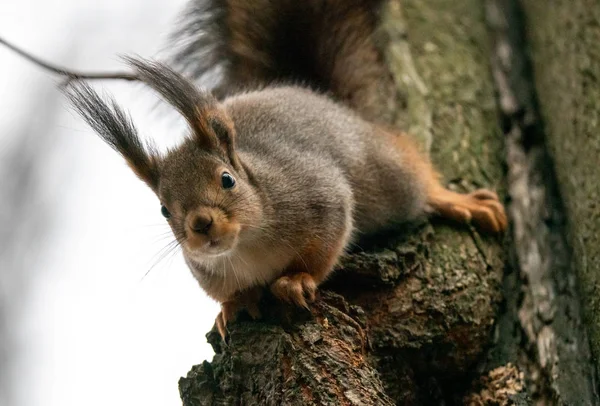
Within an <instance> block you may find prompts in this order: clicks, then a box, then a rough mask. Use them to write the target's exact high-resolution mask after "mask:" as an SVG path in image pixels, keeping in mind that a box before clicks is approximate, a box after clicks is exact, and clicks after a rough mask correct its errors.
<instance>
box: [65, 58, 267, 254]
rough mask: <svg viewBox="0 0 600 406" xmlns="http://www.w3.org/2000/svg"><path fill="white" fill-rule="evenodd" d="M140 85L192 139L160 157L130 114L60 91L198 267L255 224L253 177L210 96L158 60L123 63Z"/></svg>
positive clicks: (77, 88)
mask: <svg viewBox="0 0 600 406" xmlns="http://www.w3.org/2000/svg"><path fill="white" fill-rule="evenodd" d="M126 60H127V62H128V63H129V64H130V65H131V66H133V68H134V69H135V70H136V73H137V76H138V78H139V79H140V80H142V81H143V82H144V83H145V84H147V85H148V86H150V87H151V88H152V89H154V90H155V91H157V92H158V93H159V94H160V95H161V96H162V97H163V98H164V99H165V100H166V101H167V102H168V103H169V104H171V105H172V106H173V107H175V108H176V109H177V110H178V111H179V113H180V114H181V115H182V116H183V117H184V118H185V119H186V121H187V123H188V125H189V128H190V135H189V137H187V138H186V140H185V141H184V142H183V143H182V144H181V145H180V146H178V147H177V148H175V149H173V150H170V151H168V152H167V153H166V155H164V156H161V155H160V154H159V153H158V152H157V149H156V148H155V147H154V146H153V145H152V144H151V143H143V142H142V141H141V140H140V138H139V136H138V133H137V130H136V128H135V126H134V124H133V122H132V121H131V119H130V117H129V115H128V114H127V113H125V112H124V111H123V110H122V109H121V108H120V107H119V106H118V105H117V104H116V102H115V101H114V99H109V100H108V101H104V100H103V99H102V98H101V97H100V96H99V95H98V94H97V93H96V92H95V91H94V90H93V89H92V88H91V87H90V86H89V85H87V84H85V83H81V82H79V83H74V84H71V85H70V86H69V87H68V88H67V89H66V90H65V93H66V95H67V96H68V98H69V99H70V101H71V103H72V104H73V106H74V108H75V110H76V111H77V112H78V113H79V114H80V115H81V116H82V117H83V118H84V119H85V120H86V121H87V122H88V123H89V124H90V126H91V127H92V128H93V129H94V130H95V131H96V132H97V133H98V134H99V135H100V137H101V138H102V139H103V140H104V141H105V142H106V143H107V144H109V145H110V146H111V147H112V148H113V149H114V150H116V151H117V152H118V153H119V154H121V155H122V156H123V157H124V158H125V160H126V161H127V164H128V165H129V167H130V168H131V169H132V170H133V171H134V172H135V174H136V175H137V176H138V177H139V178H140V179H141V180H142V181H144V182H145V183H146V184H147V185H148V186H149V187H150V188H151V189H152V190H153V191H154V192H155V193H156V195H157V196H158V198H159V200H160V203H161V212H162V215H163V216H164V217H165V218H166V219H167V221H168V222H169V225H170V226H171V229H172V230H173V233H174V235H175V237H176V239H177V240H178V241H179V243H180V244H181V246H182V247H183V252H184V255H185V256H186V257H187V258H188V259H191V260H194V261H195V262H203V261H205V260H207V259H208V260H209V259H210V257H215V256H220V255H224V254H227V253H229V252H231V251H233V250H234V249H235V247H236V246H237V244H238V243H239V241H240V238H243V235H244V233H246V234H248V235H249V236H250V235H251V234H252V231H253V230H256V229H258V228H259V226H260V222H261V219H262V210H261V202H260V197H259V195H258V191H257V188H256V185H255V184H254V182H253V177H252V173H251V171H250V170H249V168H247V167H245V166H244V165H243V164H242V162H241V161H240V159H239V157H238V155H237V153H236V149H235V127H234V125H233V122H232V120H231V118H230V117H229V116H228V114H227V112H226V111H225V110H224V109H223V108H222V106H221V105H220V104H219V102H218V101H217V100H216V99H215V98H214V97H213V96H212V95H211V94H210V93H209V92H206V91H203V90H201V89H198V88H197V87H196V86H195V85H194V84H193V83H192V82H190V81H189V80H188V79H186V78H184V77H183V76H181V75H180V74H178V73H177V72H175V71H173V70H172V69H170V68H169V67H167V66H165V65H163V64H160V63H158V62H151V61H145V60H141V59H133V58H126Z"/></svg>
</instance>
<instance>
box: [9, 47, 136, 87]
mask: <svg viewBox="0 0 600 406" xmlns="http://www.w3.org/2000/svg"><path fill="white" fill-rule="evenodd" d="M0 44H2V45H4V46H5V47H7V48H8V49H10V50H11V51H13V52H15V53H16V54H18V55H20V56H22V57H23V58H25V59H27V60H28V61H30V62H32V63H33V64H34V65H36V66H39V67H40V68H42V69H44V70H47V71H49V72H52V73H54V74H56V75H59V76H64V77H65V80H64V81H63V82H62V83H61V86H67V85H68V84H69V83H70V82H71V81H73V80H103V79H111V80H112V79H119V80H127V81H137V80H139V78H138V77H137V76H136V75H135V74H133V73H128V72H80V71H75V70H71V69H67V68H64V67H61V66H58V65H55V64H52V63H50V62H46V61H44V60H42V59H40V58H38V57H36V56H34V55H32V54H30V53H29V52H26V51H24V50H23V49H21V48H19V47H17V46H16V45H14V44H12V43H10V42H8V41H7V40H5V39H4V38H1V37H0Z"/></svg>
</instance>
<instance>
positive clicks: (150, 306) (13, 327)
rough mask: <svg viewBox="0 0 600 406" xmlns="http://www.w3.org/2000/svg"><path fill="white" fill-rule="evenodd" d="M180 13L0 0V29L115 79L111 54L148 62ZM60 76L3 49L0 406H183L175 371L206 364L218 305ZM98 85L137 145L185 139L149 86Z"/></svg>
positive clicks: (137, 4)
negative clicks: (132, 128) (76, 108)
mask: <svg viewBox="0 0 600 406" xmlns="http://www.w3.org/2000/svg"><path fill="white" fill-rule="evenodd" d="M184 4H185V0H175V1H164V0H143V1H142V0H126V1H122V0H104V1H102V2H100V1H99V0H93V1H92V0H78V1H75V0H45V1H42V0H19V1H3V2H0V36H2V37H3V38H5V39H7V40H8V41H11V42H12V43H14V44H16V45H18V46H20V47H22V48H23V49H25V50H27V51H29V52H31V53H33V54H35V55H37V56H39V57H42V58H43V59H45V60H48V61H52V62H55V63H57V64H60V65H64V66H66V67H69V68H73V69H79V70H90V71H111V70H122V69H123V66H122V64H121V63H120V62H119V60H118V57H117V56H118V55H119V54H131V53H134V54H139V55H141V56H146V57H150V56H156V55H160V53H159V51H160V50H161V49H163V50H164V48H165V45H166V44H167V34H168V32H169V31H170V29H171V27H172V25H173V24H174V22H175V20H176V17H177V15H178V13H179V12H180V11H181V9H182V8H183V6H184ZM59 82H60V78H58V77H56V76H52V75H50V74H49V73H47V72H44V71H43V70H41V69H40V68H38V67H36V66H34V65H32V64H31V63H29V62H27V61H25V60H24V59H22V58H21V57H19V56H17V55H15V54H14V53H12V52H10V51H8V50H7V49H6V48H3V47H1V46H0V94H1V97H0V207H1V209H2V210H0V219H1V225H0V405H1V406H4V405H7V406H13V405H15V406H21V405H28V406H31V405H44V406H46V405H61V406H68V405H81V404H85V405H107V404H110V405H125V404H136V405H137V404H141V405H176V404H180V403H181V402H180V400H179V395H178V389H177V380H178V379H179V377H180V376H182V375H185V374H186V373H187V371H188V370H189V369H190V367H191V366H192V365H193V364H197V363H200V362H201V361H203V360H204V359H210V358H211V357H212V350H211V348H210V346H209V345H208V344H207V343H206V339H205V337H204V335H205V333H206V332H207V331H208V330H209V329H210V328H211V327H212V324H213V320H214V317H215V316H216V314H217V312H218V306H217V304H216V303H214V302H212V301H211V300H209V299H208V298H207V297H206V296H205V294H204V293H203V292H202V290H201V289H200V288H199V287H198V285H197V283H196V282H195V280H194V279H193V278H192V276H191V274H190V272H189V270H188V269H187V267H186V266H185V264H184V262H183V259H182V257H181V253H180V252H179V250H177V251H168V250H165V249H164V248H165V247H167V245H168V244H169V243H170V242H171V241H172V236H171V233H170V231H169V228H168V226H167V224H166V222H165V221H164V219H163V217H162V216H161V214H160V205H159V202H158V200H157V199H156V197H155V196H154V195H153V193H152V192H151V191H150V190H149V189H148V188H147V187H146V186H145V185H144V184H143V183H142V182H140V181H139V180H137V179H136V178H135V176H134V175H133V173H132V172H131V171H130V170H129V169H128V168H127V166H126V165H125V163H124V161H123V160H122V159H121V158H120V157H119V156H118V155H117V154H116V153H114V152H113V151H112V150H111V149H110V148H109V147H108V146H106V145H105V144H103V143H102V141H101V140H100V139H99V138H98V137H97V136H96V135H95V134H94V133H92V132H91V130H90V129H89V128H88V127H87V125H86V124H85V123H84V122H82V121H81V120H80V119H79V118H78V117H76V116H75V115H74V114H73V113H72V112H71V111H70V110H69V107H68V106H67V105H66V103H65V99H64V98H63V97H62V95H61V93H60V92H59V91H58V90H57V84H58V83H59ZM95 87H96V88H104V89H106V91H107V92H110V93H112V94H114V96H115V97H116V99H117V100H118V101H119V103H120V104H121V105H122V106H123V107H124V108H126V109H127V110H129V111H130V112H131V114H132V116H133V119H134V121H135V123H136V125H137V126H138V128H139V130H140V133H141V134H143V135H144V136H145V137H151V138H153V139H155V140H157V142H158V144H159V145H160V146H162V147H166V146H168V145H172V144H173V143H177V142H178V140H180V139H181V136H182V133H183V131H184V128H185V127H184V125H183V123H182V122H181V120H180V119H179V118H178V117H177V116H176V115H174V114H173V113H172V112H170V111H169V110H168V109H167V108H166V107H164V106H161V105H158V103H157V99H156V97H155V96H154V95H153V94H152V93H150V92H149V91H148V90H145V89H143V88H142V87H140V86H139V85H135V84H131V83H126V82H106V81H105V82H97V83H95ZM148 271H150V272H148ZM147 272H148V274H147V276H144V275H146V273H147Z"/></svg>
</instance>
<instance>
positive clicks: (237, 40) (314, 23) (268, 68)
mask: <svg viewBox="0 0 600 406" xmlns="http://www.w3.org/2000/svg"><path fill="white" fill-rule="evenodd" d="M381 3H382V1H381V0H302V1H299V0H253V1H247V0H192V2H191V3H190V5H189V6H188V8H187V10H186V11H185V13H184V14H183V16H182V19H181V22H180V23H179V24H178V27H179V28H178V30H177V31H176V32H175V33H174V35H173V36H172V38H173V40H174V45H175V47H174V49H175V51H174V53H173V55H172V57H171V63H172V65H174V66H175V67H177V68H178V69H179V70H180V71H183V73H184V74H186V75H187V76H190V77H193V78H195V79H197V80H199V82H200V83H201V84H202V85H203V86H208V87H209V88H211V90H212V92H213V94H215V95H216V96H217V98H219V99H222V98H223V97H225V96H227V95H231V94H234V93H237V92H239V91H240V90H245V89H248V88H256V87H260V86H264V85H271V84H273V83H284V84H301V85H303V86H306V87H310V88H311V89H313V90H317V91H321V92H327V93H328V94H329V95H330V96H332V97H333V98H334V99H335V100H337V101H340V102H343V103H344V104H346V105H347V106H349V107H350V108H352V109H353V110H354V111H356V112H358V113H359V114H360V115H361V116H362V117H363V118H365V119H367V120H370V121H375V122H380V123H389V122H391V121H392V116H393V108H394V104H393V102H392V101H393V100H395V92H396V90H395V87H394V85H393V80H392V77H391V75H390V73H389V71H388V69H387V68H386V66H385V63H384V58H383V55H382V52H380V49H379V48H380V38H378V37H377V35H376V33H375V32H376V27H377V25H378V20H379V15H378V14H379V9H380V6H381Z"/></svg>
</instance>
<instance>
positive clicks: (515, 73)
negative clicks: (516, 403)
mask: <svg viewBox="0 0 600 406" xmlns="http://www.w3.org/2000/svg"><path fill="white" fill-rule="evenodd" d="M487 11H488V12H487V16H488V22H489V24H490V28H491V34H492V38H493V42H494V53H493V69H494V77H495V79H496V82H497V86H498V91H499V94H500V107H501V110H502V113H503V119H504V123H505V132H506V137H507V161H508V169H509V170H508V190H509V195H510V197H511V199H510V205H509V213H510V216H511V220H512V225H513V238H514V241H513V244H512V246H513V254H514V255H513V258H514V261H512V265H513V267H514V268H515V269H516V270H517V271H518V279H516V280H513V282H516V284H517V286H520V291H521V295H519V296H518V297H512V298H511V295H508V296H507V304H508V307H509V309H510V312H511V313H512V315H513V316H514V320H515V321H516V323H515V324H518V329H516V330H515V329H512V330H511V329H505V330H504V331H502V332H501V334H505V335H506V334H514V336H515V337H514V338H515V339H520V340H521V345H522V347H521V348H519V349H517V351H514V352H513V354H512V355H513V358H512V359H513V360H514V359H518V360H519V361H520V362H518V363H519V364H520V365H521V367H522V368H523V369H525V370H527V371H528V383H529V387H530V393H531V394H532V396H533V397H534V399H536V400H539V401H541V402H550V403H559V404H593V403H596V402H597V401H598V399H597V395H596V388H595V382H594V381H595V378H594V370H593V367H592V365H591V363H590V362H589V358H590V351H589V345H588V339H587V336H586V332H585V329H584V326H583V325H582V323H581V316H580V313H581V312H580V303H579V295H578V289H577V286H576V285H577V284H576V278H575V274H574V271H573V268H572V267H571V266H570V265H571V264H570V259H571V250H570V247H569V244H568V241H567V238H566V227H565V216H564V207H563V203H562V200H561V197H560V193H559V190H558V187H557V181H556V176H555V173H554V171H553V166H554V165H553V162H552V159H551V157H550V156H549V154H548V152H547V147H546V135H545V134H544V131H543V128H542V126H541V122H540V118H539V114H538V109H537V100H536V95H535V89H534V86H533V81H532V78H531V69H530V64H529V61H528V59H527V56H526V54H525V46H526V42H525V35H524V32H523V25H522V23H523V21H522V14H521V9H520V7H519V4H518V3H517V2H516V1H515V0H488V1H487ZM565 91H566V90H565ZM544 103H545V101H544V100H542V109H543V108H544ZM559 113H560V112H558V111H556V112H555V114H559ZM509 278H510V275H509ZM513 296H514V295H513ZM499 324H503V323H502V321H501V322H500V323H499ZM515 332H516V334H515ZM508 340H510V337H506V338H505V341H508Z"/></svg>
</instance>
